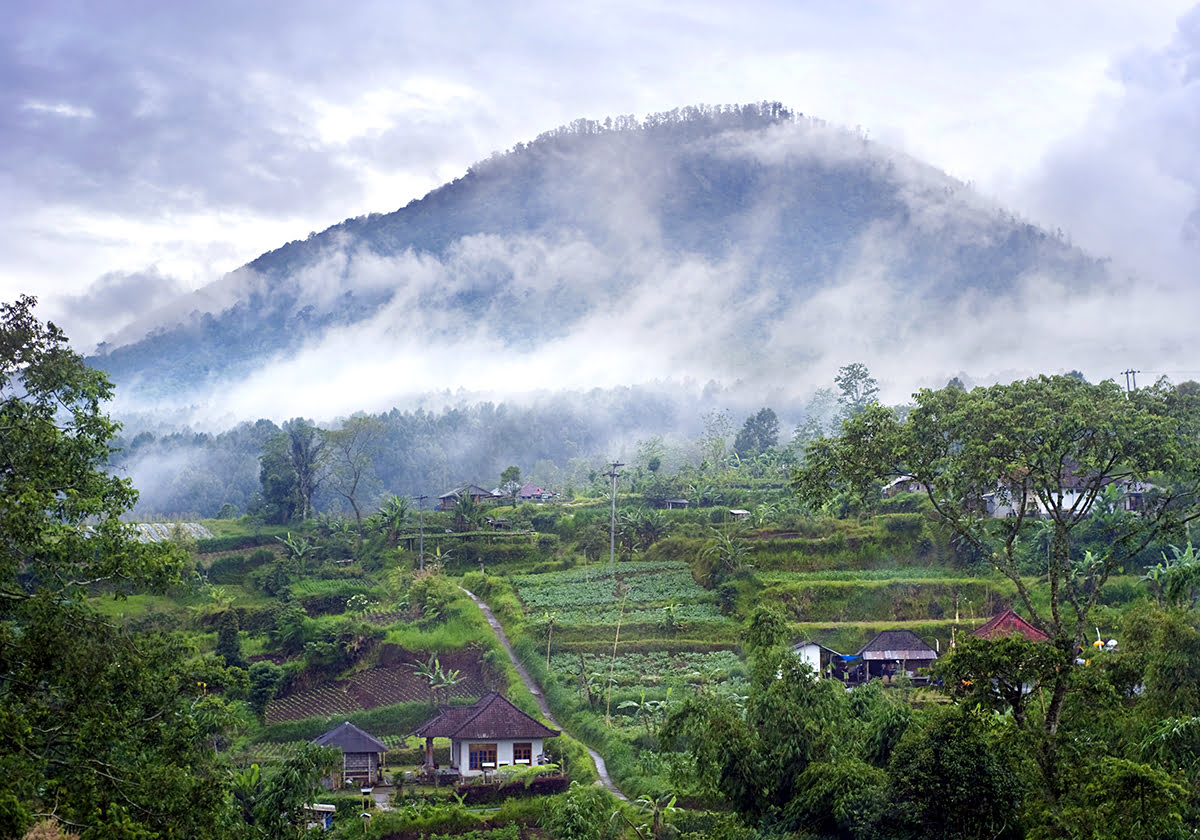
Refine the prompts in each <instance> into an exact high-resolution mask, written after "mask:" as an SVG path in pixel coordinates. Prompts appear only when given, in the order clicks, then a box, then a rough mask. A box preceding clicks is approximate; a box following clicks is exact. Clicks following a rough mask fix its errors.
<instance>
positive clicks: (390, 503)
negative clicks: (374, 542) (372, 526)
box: [379, 496, 408, 545]
mask: <svg viewBox="0 0 1200 840" xmlns="http://www.w3.org/2000/svg"><path fill="white" fill-rule="evenodd" d="M379 519H380V524H381V525H382V526H383V532H384V534H386V535H387V543H388V545H395V544H396V543H397V542H398V541H399V539H400V532H401V531H402V530H403V529H404V525H405V523H406V522H407V521H408V499H407V498H406V497H403V496H392V497H391V498H389V499H388V500H387V501H386V502H384V503H383V506H382V507H381V508H379Z"/></svg>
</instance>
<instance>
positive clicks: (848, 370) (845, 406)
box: [833, 362, 879, 418]
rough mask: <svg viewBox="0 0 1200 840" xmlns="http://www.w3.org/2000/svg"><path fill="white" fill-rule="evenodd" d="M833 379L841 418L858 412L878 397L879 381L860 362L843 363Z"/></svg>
mask: <svg viewBox="0 0 1200 840" xmlns="http://www.w3.org/2000/svg"><path fill="white" fill-rule="evenodd" d="M833 381H834V384H836V385H837V387H838V391H839V392H840V393H839V394H838V398H837V401H838V405H840V406H841V407H842V417H843V418H847V417H853V416H854V415H856V414H860V413H861V412H862V411H864V410H865V409H866V407H867V406H869V405H870V404H871V403H873V402H875V401H876V400H877V399H878V398H879V383H878V382H877V381H876V380H875V377H873V376H871V372H870V371H868V370H867V366H866V365H864V364H863V363H862V362H851V363H850V364H848V365H843V366H842V367H841V368H840V369H839V370H838V372H837V376H835V377H834V378H833Z"/></svg>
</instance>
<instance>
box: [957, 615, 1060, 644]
mask: <svg viewBox="0 0 1200 840" xmlns="http://www.w3.org/2000/svg"><path fill="white" fill-rule="evenodd" d="M971 635H972V636H974V637H975V638H977V639H1000V638H1004V637H1005V636H1024V637H1025V638H1026V639H1028V640H1029V641H1031V642H1045V641H1048V640H1049V639H1050V637H1049V636H1047V635H1046V634H1045V633H1043V632H1042V631H1041V630H1039V629H1037V628H1036V627H1034V626H1033V625H1032V624H1030V623H1029V622H1028V621H1026V620H1025V619H1023V618H1021V616H1019V615H1017V614H1016V613H1015V612H1013V611H1012V610H1005V611H1004V612H1002V613H998V614H996V615H994V616H992V617H991V618H990V619H989V620H988V622H987V623H986V624H983V625H981V626H979V627H976V628H975V630H974V631H973V632H972V633H971Z"/></svg>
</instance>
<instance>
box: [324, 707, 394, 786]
mask: <svg viewBox="0 0 1200 840" xmlns="http://www.w3.org/2000/svg"><path fill="white" fill-rule="evenodd" d="M313 743H314V744H317V745H318V746H322V747H337V748H338V749H339V750H341V751H342V769H341V772H340V773H335V774H334V776H333V777H332V778H331V779H330V780H329V782H330V784H331V786H332V787H341V786H342V785H344V784H346V782H348V781H351V780H353V781H354V782H356V783H358V784H362V785H368V786H370V785H373V784H375V783H376V782H378V781H380V780H381V779H382V778H383V775H382V773H381V770H382V767H383V754H384V753H386V752H387V745H386V744H384V743H383V741H380V740H379V739H378V738H376V737H375V736H374V735H370V734H368V733H366V732H363V731H362V730H361V729H359V728H358V727H357V726H355V725H354V724H353V723H351V722H350V721H346V722H345V723H343V724H342V725H341V726H339V727H337V728H336V729H331V730H329V731H328V732H326V733H325V734H324V735H322V736H320V737H319V738H314V739H313Z"/></svg>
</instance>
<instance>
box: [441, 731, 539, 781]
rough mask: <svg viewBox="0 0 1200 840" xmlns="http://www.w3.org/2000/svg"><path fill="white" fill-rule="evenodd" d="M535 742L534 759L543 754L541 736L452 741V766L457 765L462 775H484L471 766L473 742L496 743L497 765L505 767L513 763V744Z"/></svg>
mask: <svg viewBox="0 0 1200 840" xmlns="http://www.w3.org/2000/svg"><path fill="white" fill-rule="evenodd" d="M514 743H521V744H529V743H532V744H533V760H534V761H537V757H538V756H539V755H541V754H542V739H541V738H489V739H487V740H470V741H459V740H453V741H451V742H450V766H452V767H457V768H458V772H459V774H460V775H462V776H482V775H483V771H482V770H472V769H470V768H471V744H495V745H496V766H497V767H505V766H508V765H511V764H512V763H513V744H514Z"/></svg>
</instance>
